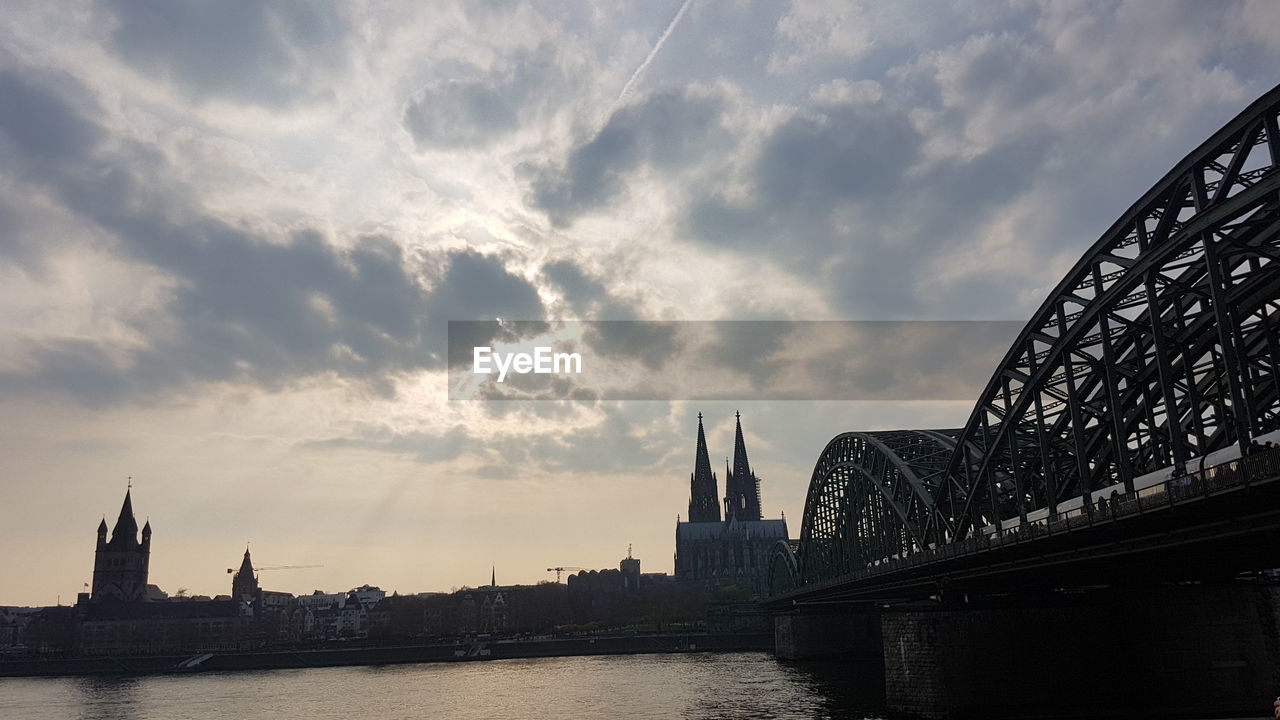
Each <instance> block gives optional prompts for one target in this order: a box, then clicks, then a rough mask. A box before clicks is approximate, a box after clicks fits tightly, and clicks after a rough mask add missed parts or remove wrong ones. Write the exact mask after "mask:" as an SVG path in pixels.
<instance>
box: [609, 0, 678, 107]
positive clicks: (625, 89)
mask: <svg viewBox="0 0 1280 720" xmlns="http://www.w3.org/2000/svg"><path fill="white" fill-rule="evenodd" d="M692 4H693V0H684V3H682V4H681V5H680V9H679V10H677V11H676V16H675V17H673V18H671V22H669V23H667V29H666V30H663V31H662V35H661V36H660V37H659V38H658V42H656V43H654V44H653V49H652V50H650V51H649V54H648V55H646V56H645V58H644V61H643V62H641V63H640V66H639V67H637V68H636V71H635V72H633V73H631V77H630V78H629V79H628V80H627V84H626V85H623V86H622V92H620V93H618V98H617V99H616V100H614V101H613V106H612V107H610V108H609V114H610V115H612V114H613V111H614V109H616V108H617V107H618V103H620V102H622V101H623V100H624V99H625V98H626V97H627V93H630V92H631V86H632V85H635V84H636V80H638V79H639V78H640V76H641V75H643V74H644V71H645V70H647V69H648V68H649V63H651V62H653V58H654V57H655V56H657V54H658V51H659V50H661V49H662V45H663V44H664V43H665V42H666V41H667V38H668V37H670V36H671V31H672V30H675V29H676V25H679V24H680V20H681V18H683V17H684V14H685V13H686V12H688V11H689V6H690V5H692Z"/></svg>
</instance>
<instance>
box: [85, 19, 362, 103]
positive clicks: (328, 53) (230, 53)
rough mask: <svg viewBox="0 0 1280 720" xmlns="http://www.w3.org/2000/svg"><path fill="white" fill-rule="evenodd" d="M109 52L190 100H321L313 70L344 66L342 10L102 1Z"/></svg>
mask: <svg viewBox="0 0 1280 720" xmlns="http://www.w3.org/2000/svg"><path fill="white" fill-rule="evenodd" d="M105 7H106V8H107V10H108V12H109V13H110V14H111V15H112V20H111V21H109V22H112V23H113V24H114V25H115V29H114V32H113V33H112V36H111V39H112V42H113V44H114V46H115V50H116V52H118V53H119V54H120V56H121V57H122V58H124V59H125V60H126V61H127V62H129V63H130V64H132V65H133V66H134V67H135V68H137V69H138V70H140V71H142V72H144V73H147V74H153V73H154V74H158V75H161V76H164V77H166V78H168V79H169V80H171V81H173V82H174V83H175V85H177V86H178V87H179V88H180V89H182V90H183V91H184V92H188V93H190V94H191V95H193V96H196V97H204V96H223V97H231V98H237V99H241V100H246V101H250V102H254V103H258V104H262V105H270V106H280V105H288V104H290V103H292V102H295V101H297V100H300V99H305V98H309V97H312V96H316V95H318V94H320V93H321V92H323V91H321V90H320V89H319V88H318V87H316V85H315V81H316V76H317V74H318V73H317V71H318V70H331V69H334V68H337V67H340V66H341V65H343V64H345V62H346V59H347V52H348V50H347V40H346V34H347V32H348V30H349V23H348V21H347V19H346V18H345V17H343V16H342V14H341V12H340V10H341V8H342V4H341V3H334V4H330V3H319V2H307V1H299V2H257V1H255V0H108V2H106V3H105Z"/></svg>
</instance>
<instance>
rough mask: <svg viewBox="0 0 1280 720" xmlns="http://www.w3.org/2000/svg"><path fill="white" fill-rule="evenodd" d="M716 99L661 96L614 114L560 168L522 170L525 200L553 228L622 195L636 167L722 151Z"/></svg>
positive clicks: (667, 166) (680, 162) (690, 160)
mask: <svg viewBox="0 0 1280 720" xmlns="http://www.w3.org/2000/svg"><path fill="white" fill-rule="evenodd" d="M723 110H724V103H723V101H722V100H721V99H719V98H717V97H714V96H711V95H706V94H700V93H695V92H692V91H665V92H660V93H656V94H653V95H650V96H648V97H647V98H646V99H644V100H643V101H642V102H640V103H638V104H635V105H627V106H624V107H622V108H620V109H618V110H617V111H616V112H614V114H613V115H612V116H611V117H610V118H609V121H608V122H607V123H605V126H604V127H603V128H601V130H600V132H599V133H597V134H596V135H595V136H594V137H593V138H592V139H591V140H590V141H588V142H586V143H585V144H583V145H580V146H578V147H576V148H574V150H573V151H571V152H570V153H569V156H568V158H567V160H566V161H565V162H564V164H563V165H561V166H558V167H556V166H551V167H530V166H522V167H521V171H522V173H523V174H524V175H525V176H526V177H528V178H529V180H530V192H529V197H528V199H527V201H528V202H529V203H530V204H532V205H534V206H535V207H537V208H539V209H541V210H542V211H544V212H545V213H546V214H547V217H549V218H550V219H551V222H552V223H553V224H555V225H556V226H559V227H566V226H568V225H571V224H572V223H573V221H574V220H575V219H576V218H577V217H578V216H579V215H582V214H583V213H586V212H590V211H592V210H595V209H597V208H600V207H601V206H603V205H605V204H607V203H609V202H611V201H613V200H614V199H616V198H617V197H618V196H619V195H621V194H622V193H623V191H624V190H623V188H624V178H625V176H626V175H627V174H628V173H630V172H632V171H634V170H637V169H639V168H641V167H653V168H656V169H658V170H663V171H668V172H671V171H674V170H676V169H678V168H680V167H685V166H688V165H691V164H695V163H697V162H698V161H699V160H700V159H702V158H704V157H706V156H707V155H708V154H709V153H714V152H716V151H717V150H718V149H720V150H723V149H724V146H725V142H726V141H727V138H726V137H725V135H724V132H723V129H722V128H721V126H720V118H721V114H722V113H723Z"/></svg>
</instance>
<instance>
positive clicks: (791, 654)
mask: <svg viewBox="0 0 1280 720" xmlns="http://www.w3.org/2000/svg"><path fill="white" fill-rule="evenodd" d="M773 641H774V654H775V655H777V656H778V657H780V658H782V659H784V660H820V659H831V658H878V657H880V653H881V649H882V648H883V647H884V641H883V639H882V638H881V635H880V616H879V613H877V612H876V611H874V610H866V611H860V612H839V613H838V612H820V613H819V612H809V611H800V612H792V613H787V614H778V615H774V616H773Z"/></svg>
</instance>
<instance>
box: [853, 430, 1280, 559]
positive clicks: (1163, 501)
mask: <svg viewBox="0 0 1280 720" xmlns="http://www.w3.org/2000/svg"><path fill="white" fill-rule="evenodd" d="M1276 478H1280V447H1275V448H1270V449H1265V450H1255V451H1254V452H1252V453H1251V454H1249V455H1246V456H1244V457H1242V458H1239V459H1236V460H1231V461H1229V462H1225V463H1221V464H1219V465H1214V466H1212V467H1208V468H1205V469H1203V470H1198V471H1196V472H1193V473H1185V474H1182V475H1178V476H1175V477H1171V478H1169V479H1168V480H1166V481H1164V482H1162V483H1159V484H1156V485H1152V486H1150V487H1145V488H1141V489H1139V490H1136V491H1134V492H1131V493H1123V492H1120V490H1119V489H1117V490H1115V491H1113V492H1112V494H1111V495H1110V496H1108V497H1099V498H1097V500H1095V501H1094V502H1087V501H1086V502H1084V503H1083V504H1082V505H1081V506H1079V507H1076V508H1072V509H1070V510H1066V511H1062V512H1059V513H1058V514H1057V515H1056V516H1051V517H1046V518H1041V519H1039V520H1035V521H1028V522H1025V523H1021V524H1019V525H1016V526H1013V527H1011V528H1004V529H999V530H993V531H992V532H990V533H987V532H977V533H975V534H973V535H971V536H969V537H967V538H965V539H963V540H957V541H953V542H949V543H943V544H941V545H931V546H929V547H926V548H923V549H921V550H919V551H917V552H913V553H909V554H906V555H902V556H894V557H890V558H882V559H880V560H876V561H874V562H872V563H871V564H869V565H868V566H867V567H865V568H863V569H862V570H855V571H854V572H853V573H852V574H851V575H852V576H854V577H865V576H871V575H879V574H883V573H890V572H896V571H899V570H904V569H910V568H914V567H917V566H920V565H927V564H931V563H935V562H939V561H942V560H948V559H951V558H955V557H961V556H966V555H972V554H976V553H980V552H985V551H987V550H990V549H992V548H1000V547H1006V546H1011V545H1017V544H1020V543H1024V542H1031V541H1034V540H1037V539H1040V538H1042V537H1047V536H1055V535H1061V534H1064V533H1071V532H1076V531H1079V530H1081V529H1084V528H1089V527H1092V526H1095V525H1099V524H1104V523H1112V522H1115V521H1117V520H1120V519H1122V518H1125V517H1130V516H1135V515H1144V514H1147V513H1151V512H1158V511H1160V510H1163V509H1166V508H1170V507H1173V506H1176V505H1182V504H1185V503H1188V502H1195V501H1199V500H1202V499H1205V498H1209V497H1212V496H1214V495H1218V494H1221V493H1223V492H1228V491H1232V490H1235V489H1238V488H1247V487H1249V486H1250V485H1251V484H1257V483H1259V482H1263V481H1269V480H1275V479H1276Z"/></svg>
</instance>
